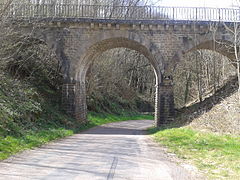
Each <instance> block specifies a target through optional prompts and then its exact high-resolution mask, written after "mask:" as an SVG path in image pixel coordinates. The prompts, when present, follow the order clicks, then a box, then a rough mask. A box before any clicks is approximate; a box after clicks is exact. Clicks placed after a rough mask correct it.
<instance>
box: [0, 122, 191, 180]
mask: <svg viewBox="0 0 240 180" xmlns="http://www.w3.org/2000/svg"><path fill="white" fill-rule="evenodd" d="M152 123H153V121H150V120H142V121H140V120H138V121H124V122H118V123H111V124H107V125H103V126H100V127H96V128H92V129H90V130H88V131H85V132H82V133H80V134H76V135H74V136H71V137H68V138H65V139H62V140H59V141H56V142H53V143H50V144H48V145H45V146H43V147H41V148H37V149H34V150H29V151H25V152H23V153H20V154H18V155H17V156H15V157H12V158H10V159H8V160H6V161H2V162H0V179H1V180H11V179H14V180H15V179H18V180H25V179H41V180H72V179H74V180H112V179H114V180H172V179H176V180H185V179H186V180H189V179H194V178H192V177H191V176H190V173H189V172H188V171H187V170H185V169H184V168H182V167H181V166H178V165H176V164H175V163H173V162H170V161H169V160H168V159H167V157H166V155H165V154H164V153H163V152H162V151H161V149H160V148H159V146H158V145H156V144H155V143H154V142H153V141H152V140H151V139H150V137H149V136H147V135H144V134H145V133H144V131H143V130H144V129H146V128H147V127H150V126H151V125H152Z"/></svg>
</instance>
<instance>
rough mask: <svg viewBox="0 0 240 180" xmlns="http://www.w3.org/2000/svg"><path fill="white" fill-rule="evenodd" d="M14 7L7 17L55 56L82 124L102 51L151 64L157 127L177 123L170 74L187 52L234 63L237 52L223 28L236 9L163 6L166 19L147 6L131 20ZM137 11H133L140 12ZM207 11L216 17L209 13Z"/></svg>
mask: <svg viewBox="0 0 240 180" xmlns="http://www.w3.org/2000/svg"><path fill="white" fill-rule="evenodd" d="M25 6H27V7H28V8H26V7H25ZM14 7H16V5H15V6H14V5H12V6H10V7H9V8H11V10H9V11H11V13H10V15H9V19H10V20H11V22H13V23H16V22H21V26H16V30H18V31H21V32H22V33H24V34H26V35H29V36H31V37H33V38H38V39H40V40H42V41H44V42H45V43H46V44H47V45H48V47H49V48H51V49H54V51H55V52H56V55H57V58H58V59H59V61H60V62H61V64H62V66H63V67H62V71H63V74H64V84H63V85H62V106H63V108H64V109H65V110H66V112H67V113H69V114H70V115H71V116H72V117H74V118H75V119H76V120H77V121H78V122H80V123H85V122H87V104H86V90H85V79H86V73H87V71H88V68H89V66H90V64H91V63H92V62H93V61H94V59H95V58H96V57H97V56H99V55H100V54H101V53H103V52H104V51H107V50H109V49H113V48H121V47H124V48H129V49H132V50H136V51H138V52H139V53H141V54H143V55H144V56H145V57H146V58H147V59H148V60H149V62H150V63H151V65H152V67H153V69H154V72H155V76H156V98H155V99H156V101H155V122H156V125H157V126H161V125H163V124H166V123H169V122H171V121H174V95H173V82H172V79H173V78H174V77H172V74H173V72H174V69H175V68H177V64H178V63H179V62H180V61H181V59H182V58H183V57H184V55H185V54H186V53H188V52H191V51H196V50H199V49H208V50H213V51H217V52H218V53H221V54H223V55H225V56H227V57H228V58H229V59H231V60H234V59H235V57H234V51H233V50H232V49H231V48H229V47H231V46H229V44H231V42H233V41H232V39H231V38H232V37H231V36H230V35H229V32H228V31H227V30H226V28H225V25H230V24H231V22H237V19H236V18H235V19H233V18H234V17H236V16H237V17H238V14H239V13H238V10H234V9H205V11H204V12H205V14H201V13H199V12H203V10H202V9H201V8H194V9H191V8H185V9H184V8H182V9H180V8H172V7H171V8H168V9H167V8H165V12H167V14H168V15H167V16H163V14H164V13H162V12H163V11H161V9H164V8H162V7H152V12H155V13H152V12H150V11H149V9H150V10H151V7H147V8H149V9H148V10H144V11H143V12H144V13H142V14H141V15H138V16H133V14H134V13H132V14H130V15H129V14H127V13H126V12H129V11H130V10H129V11H124V12H125V14H124V15H122V14H121V13H120V15H119V11H118V14H117V13H115V14H114V13H112V12H113V9H111V11H110V10H109V9H110V8H108V9H107V10H105V11H100V10H101V8H102V7H101V6H99V7H97V8H96V7H95V6H86V7H85V6H83V5H81V6H80V5H76V6H74V5H72V6H66V5H58V6H56V5H42V6H41V5H34V4H33V5H24V8H18V9H16V8H15V9H14ZM18 7H19V6H18ZM59 7H61V13H62V12H64V13H63V14H61V13H60V10H59ZM66 7H67V8H68V10H67V8H66ZM44 8H45V9H44ZM64 8H65V9H64ZM84 8H85V10H84ZM87 8H88V11H87V10H86V9H87ZM91 8H92V9H91ZM119 8H120V7H119ZM121 8H122V7H121ZM127 8H130V7H125V9H127ZM131 8H134V7H131ZM138 8H139V7H135V9H133V11H132V12H139V9H138ZM141 8H145V7H141ZM154 8H155V11H154ZM23 9H24V11H23ZM89 9H90V10H89ZM115 9H117V8H115ZM156 9H157V10H159V11H157V10H156ZM70 10H71V11H70ZM180 10H182V11H180ZM192 10H193V12H194V13H193V16H192V15H191V13H192ZM69 11H70V12H69ZM89 12H91V13H89ZM141 12H142V11H141ZM180 12H182V13H180ZM206 12H207V14H206ZM209 12H214V13H215V14H214V13H213V14H214V15H209V14H211V13H209ZM224 12H227V13H228V14H230V15H226V14H227V13H224ZM110 13H111V15H109V14H110ZM231 13H232V14H234V16H233V15H232V14H231ZM116 14H117V15H118V16H117V15H116ZM224 14H225V15H224ZM185 16H187V17H185ZM221 17H222V18H221ZM16 24H19V23H16ZM19 27H20V28H19ZM214 40H216V41H214Z"/></svg>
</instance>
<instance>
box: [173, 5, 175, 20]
mask: <svg viewBox="0 0 240 180" xmlns="http://www.w3.org/2000/svg"><path fill="white" fill-rule="evenodd" d="M173 20H175V13H174V7H173Z"/></svg>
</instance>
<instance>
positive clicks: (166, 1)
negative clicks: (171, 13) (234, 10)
mask: <svg viewBox="0 0 240 180" xmlns="http://www.w3.org/2000/svg"><path fill="white" fill-rule="evenodd" d="M233 1H234V0H161V1H159V0H156V1H155V2H157V3H156V5H161V6H182V7H218V8H220V7H221V8H227V7H231V6H232V4H233Z"/></svg>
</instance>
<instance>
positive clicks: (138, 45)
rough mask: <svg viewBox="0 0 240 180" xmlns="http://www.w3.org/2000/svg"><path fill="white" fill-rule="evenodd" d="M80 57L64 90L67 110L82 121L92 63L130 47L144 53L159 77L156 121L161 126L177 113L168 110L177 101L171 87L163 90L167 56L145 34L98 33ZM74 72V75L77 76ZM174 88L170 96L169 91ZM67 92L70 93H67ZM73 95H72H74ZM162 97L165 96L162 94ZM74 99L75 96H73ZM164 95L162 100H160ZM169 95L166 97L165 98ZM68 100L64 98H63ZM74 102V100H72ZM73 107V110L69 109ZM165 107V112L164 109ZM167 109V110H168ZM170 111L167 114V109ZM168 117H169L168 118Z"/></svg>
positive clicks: (157, 82) (81, 52) (83, 49)
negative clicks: (108, 52) (105, 55)
mask: <svg viewBox="0 0 240 180" xmlns="http://www.w3.org/2000/svg"><path fill="white" fill-rule="evenodd" d="M79 47H80V49H79V51H78V52H76V53H78V54H80V56H78V57H79V59H78V60H75V62H73V64H72V73H71V74H72V77H71V82H70V83H69V84H66V85H65V87H64V88H63V94H65V96H68V99H67V107H66V108H65V109H67V110H69V111H68V112H69V113H70V114H72V115H73V116H74V118H75V119H77V120H78V121H80V122H86V112H87V106H86V90H85V77H86V74H87V70H88V68H89V66H90V64H91V63H92V62H93V60H94V59H95V57H96V56H98V55H100V54H101V53H103V52H104V51H107V50H109V49H113V48H120V47H124V48H128V49H132V50H136V51H138V52H139V53H140V54H143V55H144V56H145V57H146V58H147V59H148V60H149V62H150V63H151V65H152V67H153V69H154V72H155V76H156V101H155V122H156V124H157V125H158V126H159V125H160V121H161V124H164V123H165V122H163V121H164V120H165V119H166V120H167V119H168V117H170V116H171V115H170V114H169V113H173V110H168V109H170V108H172V109H173V108H174V107H173V101H171V102H170V100H169V98H171V99H173V95H172V94H171V93H172V91H171V89H170V88H171V87H172V86H171V85H170V84H168V85H167V86H166V87H164V88H162V87H161V85H162V81H163V80H162V72H163V69H164V67H163V65H164V63H163V57H162V55H161V53H160V52H159V50H158V48H157V46H156V45H154V43H152V42H151V41H150V40H149V39H148V38H146V37H145V36H144V34H140V33H134V32H131V31H107V32H105V31H104V32H101V33H96V34H95V35H93V36H92V37H91V38H89V39H88V42H87V43H84V44H82V45H81V46H79ZM73 73H74V74H73ZM169 89H170V91H169V92H170V94H171V95H169V94H168V90H169ZM65 91H67V92H65ZM71 94H72V95H71ZM161 94H162V95H161ZM72 96H73V97H72ZM160 96H161V98H160ZM163 96H165V97H166V98H163ZM63 98H64V97H63ZM69 100H70V101H69ZM168 100H169V102H170V105H169V104H168V103H163V102H162V104H164V106H160V101H168ZM69 107H70V109H69ZM160 107H161V110H160ZM165 107H166V108H165ZM166 109H167V112H165V110H166ZM165 117H166V118H165Z"/></svg>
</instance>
